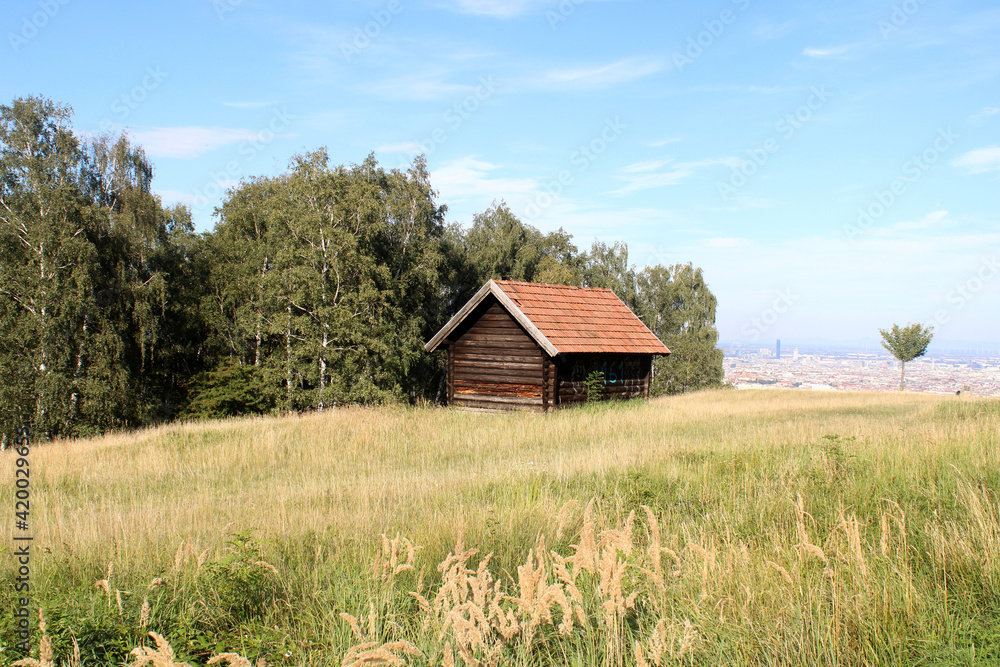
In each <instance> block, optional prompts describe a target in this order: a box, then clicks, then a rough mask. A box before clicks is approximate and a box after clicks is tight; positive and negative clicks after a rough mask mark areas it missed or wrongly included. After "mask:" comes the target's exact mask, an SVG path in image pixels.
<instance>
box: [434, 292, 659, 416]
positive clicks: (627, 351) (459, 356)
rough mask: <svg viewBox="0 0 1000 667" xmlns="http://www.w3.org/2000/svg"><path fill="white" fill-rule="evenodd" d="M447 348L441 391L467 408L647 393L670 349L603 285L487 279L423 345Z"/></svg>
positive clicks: (541, 407) (550, 404)
mask: <svg viewBox="0 0 1000 667" xmlns="http://www.w3.org/2000/svg"><path fill="white" fill-rule="evenodd" d="M442 346H443V347H445V348H446V349H447V354H448V360H447V371H446V372H447V379H446V382H447V399H448V403H449V404H450V405H456V406H461V407H465V408H479V409H494V410H495V409H503V410H535V411H547V410H554V409H555V408H558V407H559V406H562V405H569V404H572V403H577V402H580V401H585V400H587V386H586V384H585V383H586V381H587V379H588V377H589V376H590V375H591V374H592V373H593V372H594V371H600V372H601V373H603V387H602V388H601V398H603V399H607V398H637V397H647V396H649V382H650V373H651V371H652V361H653V355H656V354H670V350H668V349H667V348H666V346H664V345H663V343H661V342H660V341H659V339H657V337H656V336H655V335H653V332H651V331H650V330H649V329H648V328H647V327H646V325H644V324H643V323H642V321H641V320H640V319H639V318H638V317H636V316H635V313H633V312H632V311H631V310H629V308H628V306H626V305H625V304H624V303H622V301H621V299H619V298H618V297H617V296H615V293H614V292H612V291H611V290H609V289H597V288H584V287H568V286H566V285H545V284H541V283H526V282H516V281H512V280H491V281H489V282H488V283H486V284H485V285H483V287H482V289H480V290H479V291H478V292H477V293H476V295H475V296H474V297H472V299H470V300H469V302H468V303H466V304H465V306H463V307H462V309H461V310H460V311H458V313H457V314H456V315H455V316H454V317H453V318H451V320H450V321H449V322H448V324H446V325H445V326H444V328H442V329H441V330H440V331H439V332H437V334H436V335H435V336H434V337H433V338H431V339H430V341H428V342H427V345H425V346H424V349H426V350H427V351H428V352H434V351H435V350H437V349H438V348H440V347H442Z"/></svg>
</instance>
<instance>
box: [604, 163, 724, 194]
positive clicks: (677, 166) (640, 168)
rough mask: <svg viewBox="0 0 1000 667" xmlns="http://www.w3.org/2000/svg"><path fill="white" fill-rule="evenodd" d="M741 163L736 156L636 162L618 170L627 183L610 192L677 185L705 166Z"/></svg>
mask: <svg viewBox="0 0 1000 667" xmlns="http://www.w3.org/2000/svg"><path fill="white" fill-rule="evenodd" d="M742 164H743V160H742V159H741V158H737V157H725V158H711V159H707V160H698V161H695V162H675V161H674V160H647V161H645V162H636V163H634V164H630V165H628V166H626V167H624V168H622V169H619V170H618V173H619V179H621V180H623V181H625V182H626V183H627V184H626V185H625V186H624V187H621V188H619V189H617V190H614V191H613V192H612V193H611V194H613V195H627V194H631V193H633V192H639V191H641V190H649V189H652V188H663V187H667V186H670V185H677V184H678V183H680V182H681V181H683V180H684V179H686V178H690V177H691V176H693V175H694V174H695V173H696V172H698V171H699V170H701V169H704V168H706V167H712V166H717V165H722V166H726V167H731V168H738V167H739V166H741V165H742ZM668 165H669V166H670V167H671V168H670V169H668V170H666V171H659V170H660V169H661V168H662V167H665V166H668Z"/></svg>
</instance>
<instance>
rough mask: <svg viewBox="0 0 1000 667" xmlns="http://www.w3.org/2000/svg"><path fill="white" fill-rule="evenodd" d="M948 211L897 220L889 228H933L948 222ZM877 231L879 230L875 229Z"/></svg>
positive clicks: (911, 229)
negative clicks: (901, 220)
mask: <svg viewBox="0 0 1000 667" xmlns="http://www.w3.org/2000/svg"><path fill="white" fill-rule="evenodd" d="M949 222H950V221H949V220H948V211H932V212H930V213H928V214H927V215H925V216H924V217H922V218H920V219H919V220H906V221H903V222H897V223H896V224H894V225H893V226H892V227H890V228H889V229H890V230H892V231H895V232H900V231H916V230H924V229H932V228H934V227H941V226H943V225H946V224H948V223H949ZM875 231H876V232H877V231H878V230H875Z"/></svg>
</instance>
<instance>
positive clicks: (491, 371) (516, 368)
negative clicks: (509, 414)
mask: <svg viewBox="0 0 1000 667" xmlns="http://www.w3.org/2000/svg"><path fill="white" fill-rule="evenodd" d="M448 357H449V359H448V366H449V371H450V374H449V386H448V393H449V398H450V400H451V403H452V405H456V406H460V407H466V408H486V409H494V410H495V409H502V410H537V411H541V410H545V409H546V408H549V407H552V406H554V403H555V397H556V393H555V383H554V373H555V368H554V367H553V368H552V369H551V370H549V368H548V367H547V366H546V363H547V360H546V358H545V355H544V354H543V353H542V350H541V348H539V347H538V345H537V344H536V343H535V341H533V340H532V339H531V337H530V336H528V334H527V333H526V332H525V331H524V329H522V328H521V325H519V324H518V323H517V322H516V321H515V320H514V319H513V318H512V317H511V316H510V315H509V314H508V313H507V311H506V310H504V308H503V307H502V306H500V305H499V304H498V303H496V302H494V303H493V304H492V305H491V306H489V308H487V309H486V310H485V312H483V313H482V314H481V315H480V316H479V318H478V319H476V320H475V322H474V323H473V324H472V325H471V326H470V327H469V328H468V329H467V330H466V331H465V332H464V333H462V334H461V335H460V336H459V337H458V339H457V340H455V341H454V342H452V343H451V344H450V346H449V350H448ZM548 363H549V365H550V366H551V365H552V364H551V362H548ZM550 378H552V380H550ZM547 380H550V381H548V382H547Z"/></svg>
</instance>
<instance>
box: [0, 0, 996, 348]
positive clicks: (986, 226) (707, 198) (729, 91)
mask: <svg viewBox="0 0 1000 667" xmlns="http://www.w3.org/2000/svg"><path fill="white" fill-rule="evenodd" d="M4 16H5V18H4V20H3V22H2V25H3V31H2V34H3V37H4V39H3V42H4V43H3V44H2V45H0V53H2V56H0V57H2V62H3V63H4V64H5V65H6V67H5V68H4V78H3V81H2V82H0V102H2V103H4V104H9V103H10V101H11V100H13V99H14V98H16V97H19V96H24V95H29V94H35V95H43V96H46V97H49V98H51V99H53V100H55V101H57V102H62V103H67V104H69V105H71V106H72V107H73V108H74V111H75V121H74V123H75V128H76V130H77V131H79V132H81V133H90V134H96V133H100V132H103V131H114V132H122V131H127V132H128V133H129V135H130V136H131V138H132V139H133V140H134V141H135V142H137V143H139V144H142V145H143V146H144V147H145V148H146V151H147V152H148V154H149V157H150V159H151V160H152V162H153V163H154V165H155V169H156V174H155V178H154V190H155V191H156V192H157V193H159V194H160V196H161V197H162V198H163V200H164V202H166V203H168V204H170V203H184V204H187V205H189V206H191V207H192V210H193V213H194V218H195V221H196V223H197V227H198V229H199V230H202V231H204V230H209V229H211V228H212V226H213V224H214V222H215V218H214V217H213V210H214V209H215V207H216V206H218V205H219V204H220V203H221V201H222V197H223V193H224V191H225V190H226V189H227V188H229V187H232V186H234V185H236V184H238V183H239V182H240V181H241V180H242V179H245V178H250V177H254V176H258V175H265V176H267V175H275V174H279V173H281V172H283V171H284V170H285V169H286V167H287V165H288V163H289V160H290V159H291V158H292V156H293V155H295V154H297V153H302V152H305V151H311V150H315V149H317V148H320V147H322V146H326V147H327V148H328V151H329V155H330V159H331V161H332V162H333V163H334V164H341V163H344V164H350V163H360V162H361V161H363V160H364V159H365V157H366V156H367V155H368V154H369V153H371V152H374V153H375V154H376V156H377V157H378V159H379V160H380V161H381V163H382V164H384V165H386V166H389V167H400V168H405V167H406V166H407V165H409V164H411V163H412V161H413V160H414V159H415V158H416V157H417V156H418V155H420V154H424V155H426V158H427V163H428V167H429V169H430V172H431V183H432V185H433V186H434V187H435V188H436V189H437V190H438V191H439V197H438V203H440V204H446V205H447V206H448V208H449V211H448V214H447V221H448V222H457V223H460V224H468V223H469V222H470V220H471V218H472V216H473V215H474V214H475V213H477V212H480V211H483V210H484V209H486V208H487V207H488V206H489V205H490V204H491V203H492V202H493V201H494V200H497V201H499V200H505V201H506V202H507V203H508V204H509V205H510V206H511V208H512V210H513V211H514V212H515V214H517V215H518V216H519V217H520V218H521V219H522V220H523V221H524V222H526V223H528V224H531V225H534V226H535V227H538V228H539V229H541V230H542V231H543V232H548V231H552V230H555V229H557V228H559V227H562V228H564V229H565V230H566V231H567V232H569V233H570V234H572V235H573V237H574V240H575V242H576V244H577V245H578V246H579V247H581V249H586V248H588V247H589V246H590V244H591V242H592V241H593V240H595V239H598V240H601V241H604V242H614V241H624V242H627V243H628V245H629V248H630V257H631V260H632V262H634V263H635V264H636V265H637V266H638V267H640V268H641V267H643V266H647V265H651V264H658V263H662V264H675V263H686V262H692V263H693V264H695V265H696V266H699V267H701V268H702V269H703V270H704V274H705V277H706V280H707V282H708V285H709V287H710V288H711V289H712V291H713V292H714V293H715V295H716V296H717V297H718V303H719V307H718V328H719V332H720V337H721V339H722V340H723V341H739V342H740V343H741V344H746V345H752V344H757V343H758V342H760V343H761V344H765V341H768V342H767V344H770V345H773V342H774V340H776V339H777V338H781V339H782V341H783V344H784V346H785V347H786V349H787V348H788V347H789V346H791V345H793V344H794V343H793V341H794V340H796V339H803V340H809V339H819V338H827V339H830V340H832V341H851V340H856V339H862V338H864V339H867V338H869V337H876V339H877V335H878V334H877V330H878V328H880V327H881V328H885V327H889V326H891V325H892V324H893V323H898V324H906V323H910V322H921V323H925V324H929V325H933V326H934V328H935V339H934V342H933V343H932V349H933V347H934V346H935V345H942V346H950V345H957V344H960V343H961V341H993V342H994V344H997V343H998V342H1000V263H998V261H1000V209H998V206H997V204H998V203H1000V202H998V198H997V187H998V180H1000V7H997V5H996V3H994V2H988V1H986V0H970V1H966V0H959V1H958V2H951V3H932V2H926V1H924V0H913V1H912V2H902V3H900V2H895V1H893V0H879V1H876V2H870V1H868V0H846V1H845V2H843V3H836V4H831V3H824V2H817V1H815V0H812V1H807V2H804V3H800V2H796V3H791V2H777V3H756V2H752V1H751V0H720V2H718V3H716V4H710V5H706V4H702V3H686V4H685V3H653V2H633V1H629V0H589V1H584V0H558V1H557V0H412V1H410V0H352V1H351V2H347V1H346V0H344V1H333V2H317V1H315V0H307V1H305V2H299V3H293V4H288V5H286V4H278V3H267V2H263V0H178V2H174V3H149V4H142V3H129V4H125V3H118V2H104V3H92V4H83V3H73V2H68V1H67V0H52V1H51V2H40V1H39V0H11V2H8V3H7V4H6V5H5V12H4ZM94 35H108V36H113V43H114V48H109V47H108V41H107V40H106V39H95V38H94Z"/></svg>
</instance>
